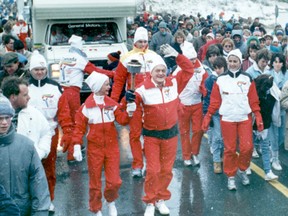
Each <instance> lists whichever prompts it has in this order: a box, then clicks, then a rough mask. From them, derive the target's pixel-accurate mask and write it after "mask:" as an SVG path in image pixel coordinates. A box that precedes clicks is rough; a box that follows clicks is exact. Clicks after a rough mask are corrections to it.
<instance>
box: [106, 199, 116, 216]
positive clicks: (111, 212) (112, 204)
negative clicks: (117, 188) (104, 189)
mask: <svg viewBox="0 0 288 216" xmlns="http://www.w3.org/2000/svg"><path fill="white" fill-rule="evenodd" d="M108 211H109V216H117V209H116V206H115V202H110V203H109V202H108Z"/></svg>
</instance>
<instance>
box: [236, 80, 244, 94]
mask: <svg viewBox="0 0 288 216" xmlns="http://www.w3.org/2000/svg"><path fill="white" fill-rule="evenodd" d="M243 85H246V82H243V81H238V82H237V86H238V87H239V88H240V89H241V92H242V93H243V88H242V86H243Z"/></svg>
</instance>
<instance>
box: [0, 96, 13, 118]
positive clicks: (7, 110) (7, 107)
mask: <svg viewBox="0 0 288 216" xmlns="http://www.w3.org/2000/svg"><path fill="white" fill-rule="evenodd" d="M14 114H15V111H14V109H13V107H12V105H11V103H10V101H9V100H8V99H7V98H6V97H5V96H4V95H3V94H2V93H0V115H8V116H11V117H12V116H14Z"/></svg>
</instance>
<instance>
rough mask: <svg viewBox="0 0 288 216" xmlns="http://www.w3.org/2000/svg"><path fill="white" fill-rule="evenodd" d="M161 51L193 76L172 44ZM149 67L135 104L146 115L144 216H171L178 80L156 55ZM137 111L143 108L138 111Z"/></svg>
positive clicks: (184, 59) (137, 91) (139, 119)
mask: <svg viewBox="0 0 288 216" xmlns="http://www.w3.org/2000/svg"><path fill="white" fill-rule="evenodd" d="M162 50H163V53H164V54H165V55H166V54H167V55H168V54H169V55H170V56H175V57H176V62H177V64H178V65H180V66H182V67H183V70H184V71H185V72H186V73H193V68H191V67H189V69H188V67H187V65H189V60H188V59H187V58H186V57H185V56H183V55H178V53H177V51H176V50H174V49H173V48H172V47H171V46H169V45H166V46H165V47H163V48H162ZM187 63H188V64H187ZM186 64H187V65H186ZM190 64H191V63H190ZM148 66H149V70H150V71H151V77H150V78H147V79H146V80H145V81H144V82H143V83H142V84H141V85H139V87H138V88H137V89H136V104H137V108H138V107H142V109H143V113H144V115H143V131H142V133H143V136H144V152H145V157H146V161H147V170H146V178H145V186H144V191H145V196H144V197H143V201H144V202H145V203H147V207H146V210H145V213H144V216H154V213H155V207H156V208H157V209H158V210H159V212H160V214H169V209H168V208H167V206H166V205H165V202H164V200H168V199H170V197H171V193H170V191H169V190H168V186H169V184H170V182H171V180H172V176H173V174H172V168H173V164H174V161H175V157H176V151H177V142H178V137H177V134H178V125H177V121H178V115H177V109H178V105H179V98H178V85H177V82H178V80H177V78H175V77H172V76H171V77H168V78H167V77H166V71H167V66H166V64H165V62H164V60H163V59H162V58H161V56H159V55H157V56H155V58H154V59H153V60H151V61H150V62H149V64H148ZM185 69H187V71H186V70H185ZM182 77H184V76H182ZM128 93H129V91H128ZM142 109H141V111H142ZM138 110H140V109H137V111H136V112H138ZM135 116H137V117H138V116H141V115H138V114H137V115H135ZM138 121H142V118H141V117H140V118H138Z"/></svg>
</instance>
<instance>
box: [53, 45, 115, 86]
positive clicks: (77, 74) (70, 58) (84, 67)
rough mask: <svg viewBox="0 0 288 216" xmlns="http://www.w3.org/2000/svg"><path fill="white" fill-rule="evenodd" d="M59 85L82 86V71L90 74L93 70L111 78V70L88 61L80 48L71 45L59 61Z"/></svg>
mask: <svg viewBox="0 0 288 216" xmlns="http://www.w3.org/2000/svg"><path fill="white" fill-rule="evenodd" d="M59 65H60V78H59V81H60V85H62V86H65V87H71V86H76V87H78V88H80V89H81V88H82V83H83V80H84V73H85V72H86V73H88V74H91V73H92V72H93V71H96V72H99V73H104V74H106V75H107V76H109V77H110V78H113V75H114V74H113V72H112V71H107V70H103V69H101V68H98V67H96V66H95V65H93V64H92V63H91V62H89V60H88V58H87V56H86V54H85V53H84V52H82V51H81V50H79V49H77V48H74V47H71V48H70V50H69V52H68V53H66V54H65V55H64V56H63V57H62V59H61V61H60V63H59Z"/></svg>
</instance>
